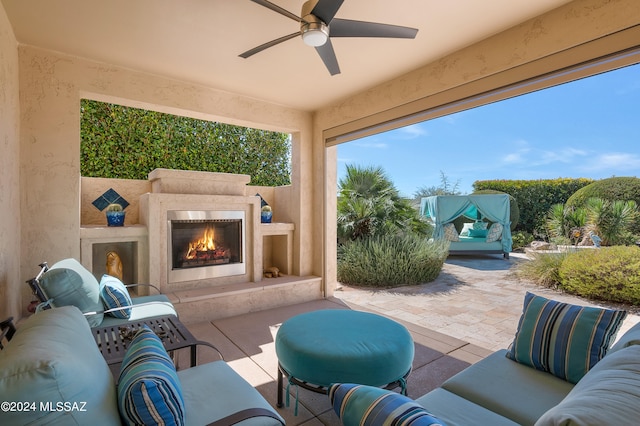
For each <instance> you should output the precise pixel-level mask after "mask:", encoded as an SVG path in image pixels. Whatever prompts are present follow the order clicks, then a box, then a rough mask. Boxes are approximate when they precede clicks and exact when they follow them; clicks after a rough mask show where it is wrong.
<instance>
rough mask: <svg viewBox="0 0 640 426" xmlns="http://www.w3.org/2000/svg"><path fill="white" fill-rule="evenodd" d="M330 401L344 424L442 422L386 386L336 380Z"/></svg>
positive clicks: (425, 425) (414, 425) (429, 424)
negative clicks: (337, 381)
mask: <svg viewBox="0 0 640 426" xmlns="http://www.w3.org/2000/svg"><path fill="white" fill-rule="evenodd" d="M329 401H330V402H331V405H332V406H333V410H334V411H335V412H336V414H337V415H338V417H339V418H340V420H341V421H342V424H343V425H344V426H357V425H368V426H377V425H380V426H381V425H394V426H403V425H409V424H410V425H411V426H436V425H444V423H442V422H441V421H440V420H438V419H436V418H435V417H433V416H432V415H431V414H429V412H428V411H427V410H425V409H424V408H423V407H422V406H420V405H419V404H418V403H417V402H415V401H413V400H411V399H409V398H407V397H406V396H403V395H401V394H399V393H395V392H392V391H389V390H386V389H382V388H376V387H373V386H365V385H356V384H352V383H335V384H333V385H331V387H330V388H329Z"/></svg>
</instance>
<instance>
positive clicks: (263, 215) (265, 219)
mask: <svg viewBox="0 0 640 426" xmlns="http://www.w3.org/2000/svg"><path fill="white" fill-rule="evenodd" d="M272 216H273V212H260V221H261V222H262V223H271V217H272Z"/></svg>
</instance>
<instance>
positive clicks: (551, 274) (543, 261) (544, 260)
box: [514, 252, 568, 288]
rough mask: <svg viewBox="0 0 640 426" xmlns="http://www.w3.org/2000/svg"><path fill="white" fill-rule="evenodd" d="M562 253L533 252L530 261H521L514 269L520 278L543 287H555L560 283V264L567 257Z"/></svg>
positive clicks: (565, 253)
mask: <svg viewBox="0 0 640 426" xmlns="http://www.w3.org/2000/svg"><path fill="white" fill-rule="evenodd" d="M567 255H568V253H567V252H562V253H542V252H540V253H534V254H532V259H531V261H530V262H523V263H520V264H519V265H517V266H516V267H515V269H514V271H515V274H516V275H517V276H518V277H520V278H526V279H528V280H530V281H532V282H534V283H535V284H537V285H539V286H543V287H552V288H556V287H558V286H559V285H560V282H561V279H560V273H559V270H560V266H561V265H562V263H563V262H564V259H565V258H566V257H567Z"/></svg>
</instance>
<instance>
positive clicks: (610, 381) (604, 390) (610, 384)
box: [536, 345, 640, 426]
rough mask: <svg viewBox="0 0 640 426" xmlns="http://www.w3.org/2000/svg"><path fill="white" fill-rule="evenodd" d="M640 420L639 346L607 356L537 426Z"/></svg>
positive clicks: (624, 422)
mask: <svg viewBox="0 0 640 426" xmlns="http://www.w3.org/2000/svg"><path fill="white" fill-rule="evenodd" d="M638 419H640V346H638V345H633V346H630V347H626V348H624V349H620V350H618V351H616V352H614V353H610V354H607V356H605V357H604V358H603V359H602V360H601V361H600V362H599V363H598V364H597V365H596V366H595V367H593V368H592V369H591V371H589V373H587V374H586V375H585V376H584V377H583V378H582V380H580V381H579V382H578V383H577V384H576V386H575V387H574V388H573V390H572V391H571V392H569V395H567V397H566V398H565V399H564V400H563V401H562V402H561V403H560V404H558V405H556V406H555V407H553V408H551V409H550V410H549V411H547V412H546V413H545V414H544V415H543V416H542V417H541V418H540V419H539V420H538V421H537V422H536V426H550V425H558V426H560V425H566V426H569V425H583V426H587V425H628V424H637V423H636V422H637V421H638Z"/></svg>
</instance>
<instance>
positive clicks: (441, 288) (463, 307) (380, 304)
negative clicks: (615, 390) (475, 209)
mask: <svg viewBox="0 0 640 426" xmlns="http://www.w3.org/2000/svg"><path fill="white" fill-rule="evenodd" d="M525 261H527V255H526V254H520V253H512V254H511V256H510V259H508V260H505V259H503V258H502V257H501V256H499V255H484V256H454V257H450V258H448V259H447V260H446V262H445V265H444V268H443V270H442V272H441V273H440V276H439V277H438V278H437V279H436V280H435V281H433V282H431V283H428V284H422V285H417V286H405V287H398V288H394V289H375V290H372V289H368V288H367V289H365V288H355V287H350V286H341V287H340V288H339V290H338V291H336V292H335V297H336V298H339V299H341V300H342V301H344V302H345V303H347V304H349V305H357V306H360V307H362V308H364V309H367V310H371V311H375V312H380V313H383V314H385V315H388V316H391V317H394V318H398V319H401V320H404V321H407V322H411V323H414V324H417V325H420V326H422V327H426V328H428V329H431V330H435V331H438V332H440V333H444V334H446V335H449V336H452V337H455V338H458V339H461V340H464V341H466V342H469V343H471V344H474V345H477V346H480V347H483V348H486V349H489V350H491V351H494V350H498V349H502V348H507V347H508V346H509V344H510V343H511V341H512V340H513V337H514V334H515V331H516V328H517V326H518V319H519V317H520V314H521V312H522V301H523V298H524V294H525V292H527V291H530V292H532V293H536V294H539V295H541V296H544V297H548V298H553V299H555V300H561V301H564V302H569V303H574V304H580V305H589V306H604V307H617V306H614V305H607V304H596V303H593V302H590V301H588V300H586V299H582V298H579V297H576V296H572V295H568V294H564V293H561V292H559V291H556V290H553V289H548V288H542V287H538V286H536V285H534V284H532V283H527V282H523V281H521V280H519V279H517V278H516V277H515V276H514V274H513V271H512V268H513V266H514V265H516V264H518V263H520V262H525ZM638 322H640V316H638V315H637V310H636V311H635V314H634V313H633V311H630V312H629V315H628V316H627V319H626V320H625V322H624V324H623V326H622V329H621V331H620V332H619V333H618V335H622V333H623V332H624V331H626V330H627V329H628V328H630V327H631V326H633V325H634V324H636V323H638Z"/></svg>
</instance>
